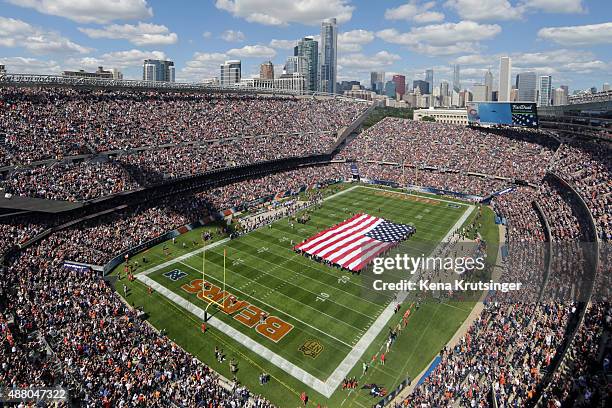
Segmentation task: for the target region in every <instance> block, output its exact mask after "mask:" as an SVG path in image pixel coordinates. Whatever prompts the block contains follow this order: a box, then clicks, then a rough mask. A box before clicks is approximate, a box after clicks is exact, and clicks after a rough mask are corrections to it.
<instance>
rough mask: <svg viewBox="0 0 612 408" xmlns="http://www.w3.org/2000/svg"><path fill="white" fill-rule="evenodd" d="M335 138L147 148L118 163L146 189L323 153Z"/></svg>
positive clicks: (320, 136)
mask: <svg viewBox="0 0 612 408" xmlns="http://www.w3.org/2000/svg"><path fill="white" fill-rule="evenodd" d="M335 139H336V135H335V134H333V133H304V134H302V135H295V134H282V135H271V136H265V137H258V138H250V139H239V140H234V141H230V142H225V143H222V144H218V143H210V144H203V145H192V146H172V147H165V148H156V149H149V150H144V151H140V152H138V153H128V154H124V155H122V156H121V157H120V158H119V159H118V161H119V163H121V165H122V166H123V167H125V168H126V169H127V170H128V172H129V173H130V175H132V177H133V178H134V179H136V180H137V182H138V183H139V184H140V185H142V186H148V185H151V184H155V183H159V182H161V181H164V180H166V179H172V178H177V177H183V176H190V175H195V174H198V173H203V172H206V171H210V170H215V169H220V168H227V167H235V166H241V165H246V164H253V163H258V162H264V161H270V160H277V159H286V158H291V157H303V156H309V155H313V154H322V153H326V152H327V151H328V150H329V148H330V146H331V145H332V144H333V142H334V141H335Z"/></svg>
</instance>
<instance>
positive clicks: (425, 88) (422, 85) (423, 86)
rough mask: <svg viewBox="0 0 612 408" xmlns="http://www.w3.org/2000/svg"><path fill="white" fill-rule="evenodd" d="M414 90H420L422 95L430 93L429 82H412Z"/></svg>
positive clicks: (418, 80)
mask: <svg viewBox="0 0 612 408" xmlns="http://www.w3.org/2000/svg"><path fill="white" fill-rule="evenodd" d="M412 89H418V90H419V93H420V94H421V95H425V94H428V93H429V83H427V81H422V80H420V79H417V80H416V81H413V82H412Z"/></svg>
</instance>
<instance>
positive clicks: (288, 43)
mask: <svg viewBox="0 0 612 408" xmlns="http://www.w3.org/2000/svg"><path fill="white" fill-rule="evenodd" d="M269 45H270V47H272V48H277V49H281V50H291V49H293V47H295V46H296V45H297V40H272V41H270V44H269Z"/></svg>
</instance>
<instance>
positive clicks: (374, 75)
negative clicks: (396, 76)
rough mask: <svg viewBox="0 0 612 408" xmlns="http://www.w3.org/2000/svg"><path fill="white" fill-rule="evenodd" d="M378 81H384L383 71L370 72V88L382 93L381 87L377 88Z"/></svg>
mask: <svg viewBox="0 0 612 408" xmlns="http://www.w3.org/2000/svg"><path fill="white" fill-rule="evenodd" d="M379 82H380V83H382V84H384V83H385V72H384V71H378V72H370V89H371V90H373V91H376V92H378V93H382V89H379V87H380V86H379V85H380V84H379Z"/></svg>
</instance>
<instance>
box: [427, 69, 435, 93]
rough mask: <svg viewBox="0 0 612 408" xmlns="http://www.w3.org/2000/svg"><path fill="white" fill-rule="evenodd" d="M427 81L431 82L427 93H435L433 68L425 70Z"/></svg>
mask: <svg viewBox="0 0 612 408" xmlns="http://www.w3.org/2000/svg"><path fill="white" fill-rule="evenodd" d="M425 82H427V83H428V84H429V87H428V89H427V93H428V94H430V93H433V86H434V78H433V69H431V68H430V69H428V70H426V71H425Z"/></svg>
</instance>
